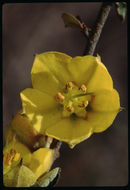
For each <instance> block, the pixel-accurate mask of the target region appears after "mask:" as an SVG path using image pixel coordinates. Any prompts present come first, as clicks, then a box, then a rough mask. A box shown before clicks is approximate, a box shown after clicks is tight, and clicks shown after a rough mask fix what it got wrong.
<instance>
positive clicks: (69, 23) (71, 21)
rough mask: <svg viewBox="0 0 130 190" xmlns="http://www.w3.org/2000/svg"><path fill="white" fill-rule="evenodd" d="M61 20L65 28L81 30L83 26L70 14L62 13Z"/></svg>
mask: <svg viewBox="0 0 130 190" xmlns="http://www.w3.org/2000/svg"><path fill="white" fill-rule="evenodd" d="M61 17H62V19H63V21H64V24H65V27H72V28H80V29H83V25H82V23H81V22H80V20H78V19H77V18H76V17H74V16H73V15H71V14H68V13H63V14H62V16H61Z"/></svg>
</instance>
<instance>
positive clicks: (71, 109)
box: [20, 52, 120, 147]
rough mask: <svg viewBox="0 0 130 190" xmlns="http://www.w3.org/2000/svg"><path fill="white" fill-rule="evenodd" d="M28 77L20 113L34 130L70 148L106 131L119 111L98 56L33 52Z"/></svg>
mask: <svg viewBox="0 0 130 190" xmlns="http://www.w3.org/2000/svg"><path fill="white" fill-rule="evenodd" d="M31 79H32V85H33V88H27V89H25V90H24V91H22V92H21V94H20V95H21V100H22V106H23V113H25V114H26V115H27V117H28V118H29V120H30V122H31V123H32V125H33V127H34V129H35V130H36V131H38V132H39V133H41V134H46V135H48V136H51V137H54V138H56V139H58V140H61V141H65V142H67V143H68V144H69V145H70V147H74V146H75V145H76V144H77V143H80V142H81V141H83V140H85V139H87V138H88V137H90V136H91V135H92V134H93V133H96V132H102V131H104V130H106V129H107V128H108V127H109V126H110V125H111V124H112V122H113V120H114V119H115V117H116V115H117V113H118V112H119V111H120V101H119V95H118V92H117V91H116V90H115V89H113V81H112V78H111V76H110V74H109V73H108V71H107V69H106V67H105V66H104V65H103V63H102V62H101V60H100V57H99V56H97V57H93V56H83V57H80V56H77V57H74V58H72V57H70V56H68V55H66V54H63V53H59V52H46V53H43V54H39V55H36V56H35V59H34V64H33V67H32V70H31Z"/></svg>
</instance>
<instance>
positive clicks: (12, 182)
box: [3, 165, 36, 187]
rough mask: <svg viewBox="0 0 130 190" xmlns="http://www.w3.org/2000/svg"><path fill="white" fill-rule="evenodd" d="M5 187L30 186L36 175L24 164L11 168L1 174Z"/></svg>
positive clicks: (33, 182)
mask: <svg viewBox="0 0 130 190" xmlns="http://www.w3.org/2000/svg"><path fill="white" fill-rule="evenodd" d="M3 182H4V185H5V186H6V187H30V186H32V185H33V184H35V182H36V176H35V175H34V174H33V172H32V171H31V170H30V169H29V168H27V167H26V166H24V165H21V166H20V165H18V166H16V167H14V168H12V169H11V170H10V171H9V172H8V173H7V174H5V175H4V176H3Z"/></svg>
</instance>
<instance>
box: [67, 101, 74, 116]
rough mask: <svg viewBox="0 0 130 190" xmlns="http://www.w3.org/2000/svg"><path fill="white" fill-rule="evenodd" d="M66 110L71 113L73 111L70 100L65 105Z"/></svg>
mask: <svg viewBox="0 0 130 190" xmlns="http://www.w3.org/2000/svg"><path fill="white" fill-rule="evenodd" d="M66 110H67V111H68V112H70V113H73V112H74V108H73V106H72V102H71V101H70V102H69V103H68V105H67V106H66Z"/></svg>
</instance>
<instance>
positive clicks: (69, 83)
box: [66, 82, 74, 89]
mask: <svg viewBox="0 0 130 190" xmlns="http://www.w3.org/2000/svg"><path fill="white" fill-rule="evenodd" d="M66 88H67V89H72V88H74V84H73V83H72V82H68V83H67V84H66Z"/></svg>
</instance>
